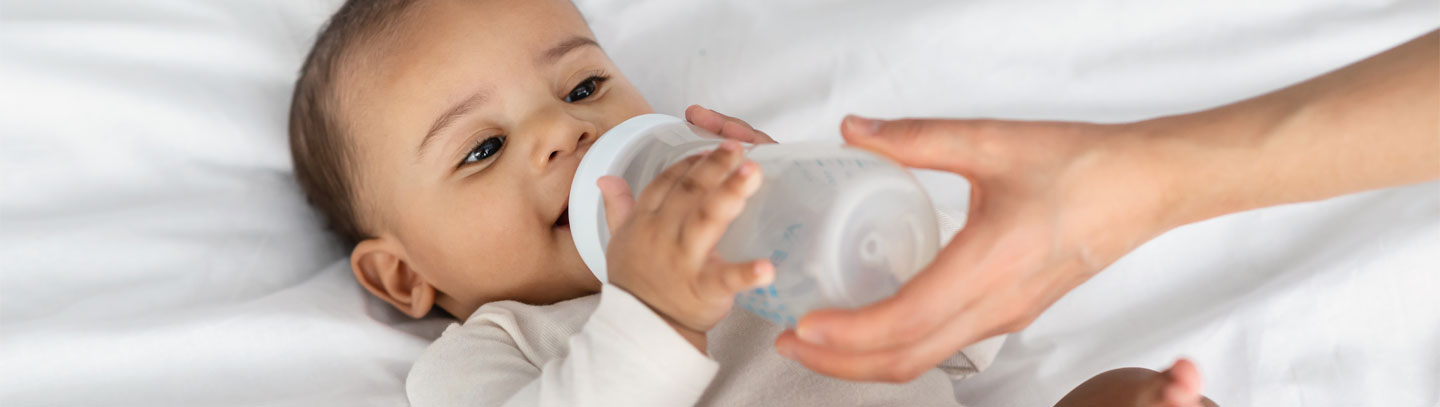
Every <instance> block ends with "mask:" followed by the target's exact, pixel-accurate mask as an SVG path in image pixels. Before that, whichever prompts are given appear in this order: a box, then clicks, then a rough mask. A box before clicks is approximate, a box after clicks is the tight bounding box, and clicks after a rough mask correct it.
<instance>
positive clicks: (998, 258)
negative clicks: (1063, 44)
mask: <svg viewBox="0 0 1440 407" xmlns="http://www.w3.org/2000/svg"><path fill="white" fill-rule="evenodd" d="M841 132H842V134H843V135H844V137H845V140H846V141H847V142H849V143H850V144H852V145H855V146H858V147H862V148H865V149H869V150H872V151H875V152H877V153H880V154H882V155H886V156H889V157H891V158H893V159H895V160H897V161H899V162H900V164H903V165H906V166H910V167H919V168H930V169H937V170H944V171H950V172H954V173H957V174H960V175H962V176H964V177H965V178H967V179H969V180H970V182H971V188H972V189H971V201H970V202H971V204H970V205H971V207H970V215H969V219H968V221H967V224H966V226H965V228H964V229H963V230H962V231H960V233H959V234H957V235H956V236H955V238H954V239H953V240H951V242H950V244H949V245H948V246H946V247H945V248H944V249H943V250H941V252H940V253H939V255H938V257H937V258H936V259H935V261H934V262H933V263H932V264H931V265H930V266H929V267H927V268H926V269H925V270H923V271H921V272H920V273H919V274H918V275H916V276H915V277H914V278H913V279H912V280H911V281H909V282H908V283H907V284H906V285H905V286H903V287H902V288H901V289H900V291H899V292H898V293H897V295H895V296H894V297H892V298H889V299H886V300H883V301H880V302H877V303H875V304H872V305H871V306H869V307H866V308H862V309H858V310H822V311H817V312H813V313H810V314H809V315H807V316H805V317H804V318H802V319H801V320H800V321H799V325H798V326H797V331H795V332H787V333H785V334H783V335H781V336H780V338H779V339H778V340H777V341H776V347H777V349H778V350H779V351H780V352H781V353H782V354H786V355H787V356H789V357H791V358H793V359H795V360H797V361H800V362H801V363H802V364H804V365H805V366H807V367H809V368H810V369H813V370H815V371H817V372H820V373H822V374H826V375H830V376H836V377H841V378H846V379H852V380H866V381H896V382H903V381H908V380H910V379H913V378H915V377H916V376H919V375H920V374H921V373H923V372H925V371H926V370H928V369H930V368H933V367H934V366H935V365H936V364H938V363H939V362H940V361H942V360H944V359H946V358H947V357H949V356H951V355H953V354H954V353H955V352H956V351H957V350H958V349H960V348H961V347H963V346H965V345H968V344H970V343H973V342H976V341H979V340H981V339H985V338H987V337H990V336H993V335H997V334H1001V333H1006V332H1013V331H1016V330H1018V329H1020V328H1022V327H1024V326H1026V325H1028V324H1029V323H1030V321H1033V320H1034V319H1035V317H1036V316H1038V315H1039V314H1040V312H1041V311H1043V310H1044V309H1045V308H1047V307H1049V306H1050V304H1052V303H1054V302H1055V301H1056V300H1057V299H1059V298H1060V297H1061V296H1062V295H1064V294H1065V293H1066V292H1068V291H1070V290H1071V289H1073V288H1074V287H1075V286H1076V285H1078V284H1080V283H1081V282H1084V281H1085V280H1086V279H1088V278H1090V276H1092V275H1094V274H1095V273H1096V272H1097V271H1099V270H1100V269H1102V268H1104V267H1105V266H1107V265H1109V264H1110V263H1111V262H1114V261H1115V260H1116V259H1118V258H1119V257H1120V256H1121V255H1123V254H1125V253H1126V252H1128V251H1130V250H1131V249H1133V248H1134V247H1135V246H1137V245H1139V244H1140V243H1142V242H1144V241H1146V240H1148V239H1150V238H1151V237H1153V236H1155V235H1156V234H1158V233H1159V231H1161V230H1163V229H1164V228H1163V225H1164V223H1163V221H1162V219H1161V217H1160V215H1161V214H1160V211H1159V208H1162V207H1164V205H1163V201H1164V199H1165V197H1166V194H1165V193H1164V190H1165V188H1164V182H1163V180H1161V179H1158V178H1156V177H1155V172H1153V171H1146V170H1145V167H1144V166H1145V165H1146V164H1147V163H1144V162H1140V161H1137V160H1134V159H1131V158H1128V156H1126V155H1124V154H1117V153H1118V152H1119V151H1122V150H1123V149H1125V148H1126V144H1127V139H1126V137H1125V136H1123V134H1122V133H1123V127H1121V126H1105V125H1092V124H1078V123H1042V122H1006V121H983V120H981V121H966V120H895V121H879V120H867V119H861V118H858V117H848V118H846V120H845V122H844V123H843V124H842V128H841ZM797 335H798V336H797Z"/></svg>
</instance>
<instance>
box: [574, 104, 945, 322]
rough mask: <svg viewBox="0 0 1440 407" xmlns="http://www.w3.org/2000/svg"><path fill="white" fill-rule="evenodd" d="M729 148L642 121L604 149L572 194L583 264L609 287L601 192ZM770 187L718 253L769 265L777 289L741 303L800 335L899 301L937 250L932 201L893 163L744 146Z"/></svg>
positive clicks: (673, 122) (828, 150)
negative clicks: (824, 321) (611, 183)
mask: <svg viewBox="0 0 1440 407" xmlns="http://www.w3.org/2000/svg"><path fill="white" fill-rule="evenodd" d="M723 141H724V140H723V139H721V138H720V137H719V136H717V135H715V134H714V133H711V132H708V131H706V130H704V129H701V128H699V127H695V126H693V125H691V124H689V123H687V122H685V121H684V120H682V119H680V118H677V117H673V116H667V115H661V114H647V115H642V116H637V117H635V118H632V119H630V120H627V121H625V122H623V123H620V125H618V126H615V128H613V129H611V130H610V131H609V132H606V133H605V135H604V136H602V137H600V138H599V139H598V140H596V142H595V144H594V145H593V146H591V147H590V150H589V152H587V153H586V154H585V157H584V158H583V159H582V160H581V161H580V167H579V169H578V170H576V172H575V179H574V182H573V183H572V184H571V186H570V232H571V237H572V238H573V239H574V240H575V248H576V249H578V251H579V252H580V257H581V258H582V259H584V261H585V265H586V266H589V267H590V270H591V271H592V272H593V273H595V277H597V278H599V279H600V281H607V280H606V269H605V248H606V246H607V244H608V242H609V240H610V228H609V227H608V226H607V225H606V221H605V212H604V207H603V201H602V200H601V198H600V190H599V188H598V187H597V186H596V185H595V181H596V180H598V179H599V178H600V177H602V176H605V175H617V176H620V177H622V178H624V179H625V181H626V182H627V183H629V185H630V186H631V190H632V191H633V192H635V193H637V194H638V193H639V192H640V191H641V190H643V189H644V188H645V185H646V184H648V183H649V182H650V181H651V180H652V179H654V178H655V176H656V175H659V174H660V172H662V171H664V170H665V169H666V168H668V167H669V166H670V165H671V164H674V163H675V162H678V161H680V160H681V159H683V158H685V157H687V156H689V155H692V154H696V153H699V152H701V151H704V150H708V149H713V148H716V147H717V146H718V145H719V144H720V143H721V142H723ZM744 149H745V151H746V153H745V156H746V157H747V158H749V159H750V160H752V161H755V163H756V164H759V166H760V169H761V172H762V173H763V175H764V180H763V182H762V183H761V186H760V188H759V190H758V191H756V193H755V194H754V195H753V196H751V197H750V198H749V200H747V201H746V202H745V209H744V210H743V211H742V212H741V213H740V215H739V216H738V217H736V219H735V220H734V222H732V223H731V224H730V227H729V229H727V230H726V232H725V234H724V236H722V237H721V239H720V243H719V244H718V246H717V248H716V250H717V252H718V254H719V255H720V257H721V258H723V259H725V260H726V261H733V262H741V261H750V260H754V259H761V258H766V259H770V262H771V263H773V264H774V265H775V279H774V281H773V283H772V284H770V285H769V286H766V287H762V288H756V289H754V290H749V291H746V292H743V293H740V294H739V295H738V296H737V297H736V299H735V304H736V305H737V306H739V307H741V308H744V309H746V310H748V311H750V312H753V313H755V314H757V315H760V316H762V317H764V318H766V319H769V320H770V321H773V322H775V323H778V324H781V325H785V326H790V327H793V326H794V325H795V322H796V320H798V319H799V318H800V317H801V316H803V315H805V313H806V312H809V311H810V310H813V309H820V308H837V307H838V308H856V307H860V306H863V305H866V304H869V303H871V302H874V301H876V300H879V299H881V298H885V297H887V296H890V295H892V294H894V293H895V291H896V290H897V289H898V288H899V287H900V284H902V283H904V282H905V281H906V280H908V279H909V278H910V277H911V276H912V275H914V274H915V272H917V271H919V269H920V268H922V267H924V266H925V265H926V264H927V263H928V262H929V261H930V260H931V259H933V258H934V256H935V253H936V251H937V250H938V246H939V232H938V226H937V223H936V219H935V211H934V208H933V206H932V205H931V203H930V199H929V197H928V196H927V195H926V194H925V191H924V190H923V189H922V188H921V187H920V184H919V183H918V182H916V181H915V178H914V177H913V176H912V175H910V173H909V172H907V171H905V170H904V169H903V168H901V167H900V166H898V165H896V164H895V163H893V162H891V161H889V160H887V159H885V158H883V157H881V156H878V155H875V154H873V153H870V152H866V151H863V150H859V149H855V148H851V147H846V146H843V145H839V144H834V143H794V144H760V145H749V144H744Z"/></svg>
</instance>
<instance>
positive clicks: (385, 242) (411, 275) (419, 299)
mask: <svg viewBox="0 0 1440 407" xmlns="http://www.w3.org/2000/svg"><path fill="white" fill-rule="evenodd" d="M350 269H351V270H353V271H354V272H355V280H357V281H359V282H360V285H362V286H365V289H366V290H370V293H371V294H375V296H376V297H380V299H382V300H385V302H388V303H390V305H394V306H395V308H397V309H399V310H400V312H403V313H405V315H409V316H410V317H411V318H420V317H423V316H425V314H428V313H429V312H430V308H432V307H434V306H435V286H432V285H430V282H429V281H427V280H425V277H424V276H422V275H420V273H416V272H415V269H413V268H411V267H410V263H409V261H408V260H407V258H406V255H405V248H404V247H403V246H401V245H400V243H399V242H397V241H395V240H394V239H392V238H389V237H378V238H372V239H366V240H365V241H362V242H360V244H358V245H355V250H353V251H351V252H350Z"/></svg>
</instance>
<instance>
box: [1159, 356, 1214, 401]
mask: <svg viewBox="0 0 1440 407" xmlns="http://www.w3.org/2000/svg"><path fill="white" fill-rule="evenodd" d="M1152 380H1153V381H1154V382H1153V383H1154V384H1153V386H1154V387H1153V388H1154V389H1155V391H1154V392H1153V393H1152V400H1153V402H1152V403H1150V404H1148V405H1149V406H1153V407H1201V406H1211V405H1214V404H1213V403H1210V402H1209V400H1206V399H1205V398H1204V397H1202V396H1201V395H1200V387H1201V386H1202V385H1203V383H1202V382H1203V380H1202V379H1201V378H1200V370H1199V369H1196V368H1195V363H1192V362H1190V360H1188V359H1180V360H1176V361H1175V364H1174V365H1171V366H1170V368H1169V369H1165V371H1164V372H1160V374H1157V375H1155V376H1154V379H1152Z"/></svg>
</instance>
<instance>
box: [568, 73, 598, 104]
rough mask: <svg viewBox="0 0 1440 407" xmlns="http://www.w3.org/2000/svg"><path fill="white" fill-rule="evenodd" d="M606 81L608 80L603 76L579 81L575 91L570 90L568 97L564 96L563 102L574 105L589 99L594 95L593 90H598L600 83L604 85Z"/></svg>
mask: <svg viewBox="0 0 1440 407" xmlns="http://www.w3.org/2000/svg"><path fill="white" fill-rule="evenodd" d="M606 79H609V78H607V77H603V76H591V77H589V78H585V80H584V81H580V84H579V85H575V89H571V90H570V94H569V95H565V101H566V102H569V103H575V102H579V101H581V100H585V99H586V98H589V97H590V95H594V94H595V89H596V88H599V87H600V84H601V83H605V80H606Z"/></svg>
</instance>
